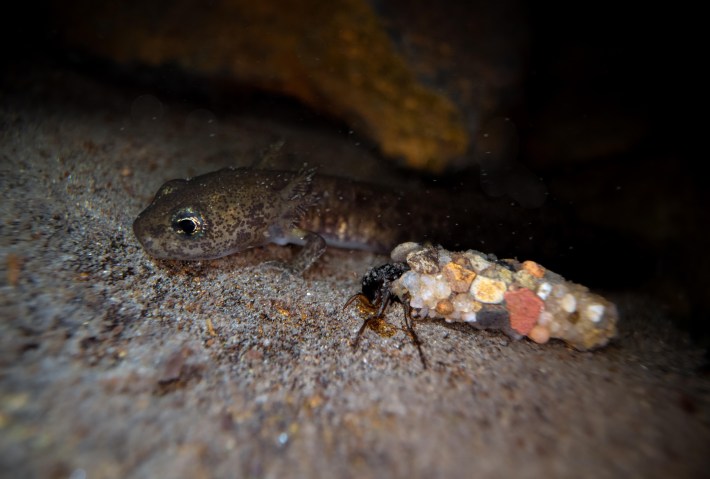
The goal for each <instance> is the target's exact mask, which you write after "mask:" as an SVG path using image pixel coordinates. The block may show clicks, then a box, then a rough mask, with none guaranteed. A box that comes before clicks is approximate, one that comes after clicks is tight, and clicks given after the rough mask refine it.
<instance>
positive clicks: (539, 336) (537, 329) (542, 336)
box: [528, 324, 550, 344]
mask: <svg viewBox="0 0 710 479" xmlns="http://www.w3.org/2000/svg"><path fill="white" fill-rule="evenodd" d="M528 338H530V339H532V340H533V341H535V342H536V343H537V344H545V343H546V342H548V341H549V340H550V330H549V329H547V328H546V327H545V326H540V325H539V324H538V325H537V326H534V327H533V328H532V329H531V330H530V332H529V333H528Z"/></svg>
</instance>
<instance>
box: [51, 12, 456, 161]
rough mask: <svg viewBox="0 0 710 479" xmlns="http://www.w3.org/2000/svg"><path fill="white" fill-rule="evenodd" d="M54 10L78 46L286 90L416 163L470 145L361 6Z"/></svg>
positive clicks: (445, 102) (119, 58) (128, 60)
mask: <svg viewBox="0 0 710 479" xmlns="http://www.w3.org/2000/svg"><path fill="white" fill-rule="evenodd" d="M55 11H56V13H57V15H58V17H59V18H60V19H61V20H59V21H58V24H59V26H60V27H61V29H62V35H63V36H64V37H65V40H66V41H67V42H68V43H69V44H71V45H73V46H76V47H79V48H80V49H82V50H85V51H89V52H91V53H92V54H96V55H99V56H102V57H105V58H108V59H111V60H113V61H114V62H117V63H119V64H123V65H136V64H144V65H150V66H162V65H176V66H179V67H180V68H182V69H184V70H185V71H188V72H191V73H193V74H197V75H200V76H206V77H212V78H222V79H225V80H228V81H233V82H234V83H236V84H242V85H249V86H251V87H255V88H259V89H264V90H269V91H273V92H279V93H282V94H285V95H292V96H294V97H296V98H298V99H299V100H300V101H302V102H303V103H305V104H307V105H309V106H310V107H312V108H314V109H316V110H320V111H323V112H325V113H328V114H330V115H333V116H335V117H338V118H341V119H343V120H344V121H345V122H347V123H348V124H350V126H351V127H352V128H353V129H355V130H357V131H358V132H360V133H362V134H364V135H365V136H368V137H370V138H371V139H372V140H374V141H375V142H376V143H377V144H378V145H379V147H380V148H381V150H382V152H383V153H384V154H385V155H387V156H390V157H394V158H402V159H404V161H405V163H406V164H407V165H408V166H410V167H413V168H419V169H428V170H432V171H441V170H442V169H443V168H444V167H446V166H447V165H448V164H449V163H450V162H451V161H452V160H454V159H456V158H459V157H461V156H463V155H464V154H465V153H466V150H467V148H468V145H469V133H468V132H467V131H466V127H465V125H464V119H463V116H462V112H461V111H460V110H459V109H458V107H457V106H455V105H454V103H453V102H452V101H451V100H450V99H449V98H448V97H447V96H446V95H444V94H442V93H441V92H438V91H435V90H434V89H432V88H428V87H426V86H425V85H424V84H422V83H421V82H420V81H418V79H417V78H416V77H415V75H414V73H413V72H412V70H411V69H410V67H409V66H408V65H407V63H406V62H405V60H404V59H403V57H402V56H401V55H400V54H398V53H397V51H396V50H395V49H394V48H393V45H392V42H391V41H390V39H389V38H388V36H387V34H386V32H385V29H384V25H383V22H382V21H381V19H380V18H379V17H378V16H377V15H376V14H375V12H374V11H373V10H372V8H371V7H370V6H369V4H368V3H367V2H365V1H364V0H337V1H331V2H321V1H318V0H307V1H295V2H254V1H248V0H224V1H219V2H213V3H210V4H209V5H200V6H199V7H198V6H196V5H195V3H194V2H191V1H188V0H182V1H178V2H173V1H164V0H163V1H157V2H148V3H146V2H138V1H129V2H125V1H109V2H90V1H75V2H56V5H55Z"/></svg>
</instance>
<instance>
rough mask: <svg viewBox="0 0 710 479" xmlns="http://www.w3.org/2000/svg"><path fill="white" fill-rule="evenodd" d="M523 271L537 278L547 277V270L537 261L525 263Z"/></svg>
mask: <svg viewBox="0 0 710 479" xmlns="http://www.w3.org/2000/svg"><path fill="white" fill-rule="evenodd" d="M523 269H524V270H525V271H527V272H528V273H530V274H531V275H533V276H535V277H536V278H542V277H543V276H545V268H543V267H542V266H540V265H539V264H537V263H536V262H535V261H530V260H528V261H523Z"/></svg>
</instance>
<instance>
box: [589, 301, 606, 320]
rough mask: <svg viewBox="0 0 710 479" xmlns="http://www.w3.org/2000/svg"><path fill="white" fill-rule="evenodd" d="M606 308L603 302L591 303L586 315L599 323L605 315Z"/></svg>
mask: <svg viewBox="0 0 710 479" xmlns="http://www.w3.org/2000/svg"><path fill="white" fill-rule="evenodd" d="M604 309H606V308H604V305H603V304H598V303H595V304H590V305H589V306H587V310H586V315H585V316H586V317H587V319H589V320H590V321H591V322H593V323H598V322H599V321H601V319H602V316H603V315H604Z"/></svg>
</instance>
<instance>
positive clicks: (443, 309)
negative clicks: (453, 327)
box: [436, 299, 454, 316]
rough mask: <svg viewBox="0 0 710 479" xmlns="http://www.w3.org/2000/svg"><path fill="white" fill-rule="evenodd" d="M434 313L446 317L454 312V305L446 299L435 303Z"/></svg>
mask: <svg viewBox="0 0 710 479" xmlns="http://www.w3.org/2000/svg"><path fill="white" fill-rule="evenodd" d="M436 312H437V313H439V314H440V315H442V316H448V315H449V314H451V313H453V312H454V305H453V303H452V302H451V301H449V300H448V299H442V300H441V301H439V302H438V303H436Z"/></svg>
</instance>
